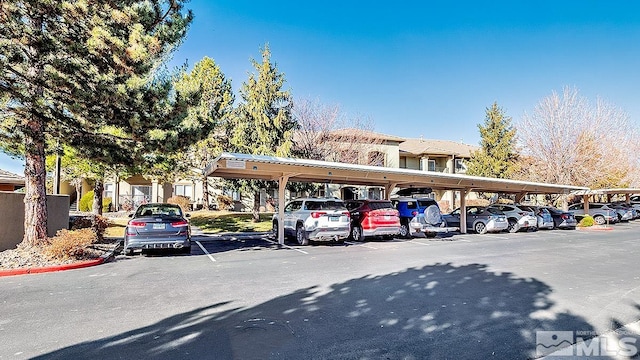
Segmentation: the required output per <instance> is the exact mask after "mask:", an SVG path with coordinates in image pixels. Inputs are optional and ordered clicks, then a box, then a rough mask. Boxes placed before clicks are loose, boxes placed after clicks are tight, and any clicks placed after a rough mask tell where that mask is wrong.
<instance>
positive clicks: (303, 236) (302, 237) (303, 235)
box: [296, 224, 309, 246]
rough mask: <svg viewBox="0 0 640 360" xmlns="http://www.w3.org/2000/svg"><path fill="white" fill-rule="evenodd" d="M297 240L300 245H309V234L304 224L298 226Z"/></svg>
mask: <svg viewBox="0 0 640 360" xmlns="http://www.w3.org/2000/svg"><path fill="white" fill-rule="evenodd" d="M296 240H297V241H298V244H299V245H303V246H304V245H309V239H307V232H306V231H305V230H304V226H302V224H298V226H296Z"/></svg>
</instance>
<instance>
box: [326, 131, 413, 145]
mask: <svg viewBox="0 0 640 360" xmlns="http://www.w3.org/2000/svg"><path fill="white" fill-rule="evenodd" d="M330 133H331V134H335V135H339V136H345V137H348V136H350V135H353V134H357V135H358V137H362V138H367V139H375V140H383V141H394V142H403V141H405V140H406V139H405V138H402V137H399V136H393V135H387V134H381V133H377V132H374V131H369V130H362V129H339V130H333V131H331V132H330Z"/></svg>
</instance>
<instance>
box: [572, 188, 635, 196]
mask: <svg viewBox="0 0 640 360" xmlns="http://www.w3.org/2000/svg"><path fill="white" fill-rule="evenodd" d="M571 194H572V195H633V194H640V189H634V188H612V189H586V190H578V191H573V192H571Z"/></svg>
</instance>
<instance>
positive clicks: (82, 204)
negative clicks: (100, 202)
mask: <svg viewBox="0 0 640 360" xmlns="http://www.w3.org/2000/svg"><path fill="white" fill-rule="evenodd" d="M78 210H79V211H91V210H93V190H91V191H89V192H88V193H86V194H84V195H82V197H81V198H80V201H78Z"/></svg>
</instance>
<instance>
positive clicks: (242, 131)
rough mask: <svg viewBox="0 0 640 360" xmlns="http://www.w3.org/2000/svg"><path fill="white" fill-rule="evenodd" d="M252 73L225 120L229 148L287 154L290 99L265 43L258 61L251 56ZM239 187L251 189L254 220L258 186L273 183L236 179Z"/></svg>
mask: <svg viewBox="0 0 640 360" xmlns="http://www.w3.org/2000/svg"><path fill="white" fill-rule="evenodd" d="M251 63H252V65H253V67H254V69H255V70H256V71H257V74H256V73H251V74H250V75H249V79H248V81H247V82H245V83H243V84H242V88H241V89H240V96H241V97H242V103H241V104H240V105H239V106H238V107H237V108H236V111H235V113H234V115H233V116H232V119H231V121H230V123H229V125H230V126H229V127H228V128H227V129H228V131H227V132H228V136H229V146H230V150H231V151H235V152H240V153H245V154H254V155H273V156H289V155H290V154H291V149H292V147H293V132H294V130H295V129H296V126H297V123H296V122H295V120H294V119H293V116H292V113H291V109H292V106H293V102H292V99H291V94H290V92H289V91H288V90H284V89H283V87H284V83H285V77H284V74H283V73H281V72H279V71H278V69H277V67H276V64H274V63H272V62H271V51H270V50H269V46H268V45H267V46H265V47H264V49H262V62H261V63H260V62H257V61H256V60H253V59H252V60H251ZM238 184H239V185H240V186H239V187H240V189H241V190H243V191H250V192H252V193H253V196H254V201H253V213H254V219H255V220H258V210H259V208H260V189H263V188H269V187H270V186H274V184H273V183H271V184H269V183H266V182H264V181H257V180H244V181H239V182H238Z"/></svg>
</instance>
